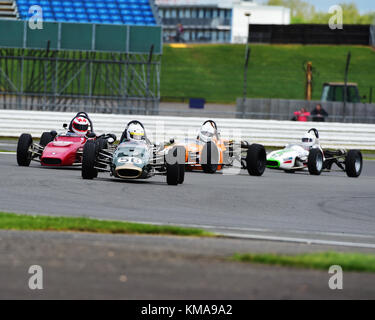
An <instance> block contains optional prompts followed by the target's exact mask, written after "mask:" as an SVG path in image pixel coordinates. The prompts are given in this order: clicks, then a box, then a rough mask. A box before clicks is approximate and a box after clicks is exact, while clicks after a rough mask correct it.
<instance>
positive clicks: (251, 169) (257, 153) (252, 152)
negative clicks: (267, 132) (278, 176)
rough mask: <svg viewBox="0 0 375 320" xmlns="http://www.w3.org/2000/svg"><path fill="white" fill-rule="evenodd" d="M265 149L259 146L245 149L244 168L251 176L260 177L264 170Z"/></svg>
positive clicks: (253, 145)
mask: <svg viewBox="0 0 375 320" xmlns="http://www.w3.org/2000/svg"><path fill="white" fill-rule="evenodd" d="M266 162H267V155H266V149H265V148H264V146H262V145H260V144H252V145H251V146H249V148H248V149H247V155H246V168H247V171H248V173H249V175H251V176H258V177H260V176H262V175H263V173H264V171H265V170H266Z"/></svg>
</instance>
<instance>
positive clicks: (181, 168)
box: [177, 146, 186, 184]
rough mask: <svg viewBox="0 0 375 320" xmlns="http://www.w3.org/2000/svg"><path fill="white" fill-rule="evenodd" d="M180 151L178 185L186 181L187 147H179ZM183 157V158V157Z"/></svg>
mask: <svg viewBox="0 0 375 320" xmlns="http://www.w3.org/2000/svg"><path fill="white" fill-rule="evenodd" d="M177 148H178V149H179V150H178V151H177V152H178V155H179V160H180V162H179V164H178V166H179V169H178V170H179V172H178V183H179V184H183V183H184V181H185V160H186V149H185V147H182V146H179V147H177ZM182 155H183V156H182Z"/></svg>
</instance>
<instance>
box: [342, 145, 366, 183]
mask: <svg viewBox="0 0 375 320" xmlns="http://www.w3.org/2000/svg"><path fill="white" fill-rule="evenodd" d="M362 167H363V157H362V153H361V151H359V150H349V151H348V154H347V155H346V158H345V171H346V175H347V176H348V177H350V178H358V177H359V176H360V175H361V173H362Z"/></svg>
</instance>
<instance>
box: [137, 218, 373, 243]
mask: <svg viewBox="0 0 375 320" xmlns="http://www.w3.org/2000/svg"><path fill="white" fill-rule="evenodd" d="M134 222H135V223H145V224H153V225H166V224H167V225H174V226H180V227H187V228H201V229H210V230H224V231H225V230H227V231H242V232H250V233H253V232H263V233H273V234H275V233H286V234H287V233H291V234H301V235H309V236H315V235H316V236H330V237H348V238H363V239H375V235H364V234H354V233H337V232H318V231H303V230H272V229H265V228H243V227H226V226H211V225H204V224H202V225H200V224H184V223H178V224H173V223H162V222H146V221H134ZM224 233H226V232H224ZM236 234H238V235H241V233H236ZM245 235H246V234H245Z"/></svg>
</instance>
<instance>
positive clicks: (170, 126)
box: [0, 110, 375, 150]
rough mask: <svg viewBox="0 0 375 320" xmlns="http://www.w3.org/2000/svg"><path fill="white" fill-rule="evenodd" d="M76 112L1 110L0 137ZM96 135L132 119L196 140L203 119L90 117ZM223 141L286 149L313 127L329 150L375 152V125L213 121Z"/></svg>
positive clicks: (159, 137) (154, 132)
mask: <svg viewBox="0 0 375 320" xmlns="http://www.w3.org/2000/svg"><path fill="white" fill-rule="evenodd" d="M73 116H74V113H68V112H43V111H21V110H0V136H6V137H18V136H19V135H20V134H21V133H30V134H32V135H33V136H34V137H35V138H39V137H40V135H41V133H42V132H44V131H49V130H57V131H59V128H61V131H62V125H63V123H69V121H70V120H71V119H72V117H73ZM90 117H91V119H92V121H93V123H94V131H95V132H96V133H97V134H101V133H115V134H116V135H117V136H118V137H119V136H120V135H121V133H122V131H123V130H124V128H125V126H126V124H127V123H128V122H129V121H130V120H135V119H137V120H139V121H141V122H143V123H144V125H145V127H146V131H147V134H148V136H149V138H150V140H151V141H153V142H155V143H160V142H167V141H169V139H170V138H175V139H177V140H179V139H183V138H194V137H196V135H197V132H198V129H199V128H200V126H201V125H202V122H203V121H204V119H202V118H193V117H167V116H144V115H143V116H132V115H115V114H99V113H95V114H91V115H90ZM214 120H217V125H218V128H219V130H220V132H221V135H222V137H223V138H228V139H241V140H246V141H249V142H250V143H261V144H264V145H266V146H284V145H286V144H288V143H293V142H297V141H300V139H301V136H302V135H303V134H304V133H305V132H306V131H307V130H308V129H310V128H312V127H315V128H317V129H318V130H319V131H320V135H321V143H322V145H323V146H324V147H330V148H341V147H342V148H357V149H367V150H375V125H374V124H348V123H332V122H331V123H300V122H291V121H276V120H249V119H247V120H244V119H214Z"/></svg>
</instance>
